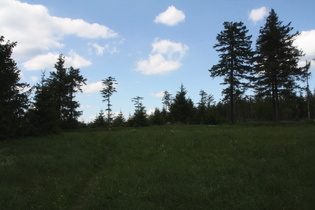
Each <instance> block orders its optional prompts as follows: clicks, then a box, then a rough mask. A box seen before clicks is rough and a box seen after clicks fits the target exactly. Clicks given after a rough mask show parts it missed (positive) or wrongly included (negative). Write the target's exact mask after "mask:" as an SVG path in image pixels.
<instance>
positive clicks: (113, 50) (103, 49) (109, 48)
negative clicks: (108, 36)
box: [89, 42, 118, 56]
mask: <svg viewBox="0 0 315 210" xmlns="http://www.w3.org/2000/svg"><path fill="white" fill-rule="evenodd" d="M114 44H115V42H114ZM89 45H90V46H92V47H93V49H94V50H92V49H89V50H90V52H91V53H92V52H93V51H95V54H96V55H99V56H100V55H103V54H104V52H106V53H109V54H111V55H112V54H114V53H117V52H118V48H117V47H115V46H112V45H113V44H105V45H103V46H101V45H99V44H97V43H91V42H90V43H89Z"/></svg>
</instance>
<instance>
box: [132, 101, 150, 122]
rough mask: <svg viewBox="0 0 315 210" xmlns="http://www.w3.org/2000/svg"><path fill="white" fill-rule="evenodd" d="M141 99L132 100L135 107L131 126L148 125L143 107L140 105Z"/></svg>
mask: <svg viewBox="0 0 315 210" xmlns="http://www.w3.org/2000/svg"><path fill="white" fill-rule="evenodd" d="M142 100H143V97H140V96H137V97H135V98H132V100H131V101H132V102H134V105H135V113H134V116H133V118H132V122H133V123H132V124H133V126H146V125H148V121H147V114H146V110H145V106H143V104H142Z"/></svg>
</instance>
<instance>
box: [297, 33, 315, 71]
mask: <svg viewBox="0 0 315 210" xmlns="http://www.w3.org/2000/svg"><path fill="white" fill-rule="evenodd" d="M314 40H315V30H311V31H302V32H301V34H300V35H298V36H297V37H296V40H295V42H294V44H295V45H296V46H297V47H298V48H299V49H301V50H302V51H303V52H304V54H305V56H304V57H303V58H302V59H301V63H300V65H301V66H304V65H305V60H308V61H311V60H313V59H315V41H314ZM312 69H313V70H315V65H312Z"/></svg>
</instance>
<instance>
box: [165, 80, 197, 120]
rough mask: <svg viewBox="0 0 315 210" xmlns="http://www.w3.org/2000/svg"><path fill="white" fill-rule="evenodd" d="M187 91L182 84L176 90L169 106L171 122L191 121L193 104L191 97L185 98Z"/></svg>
mask: <svg viewBox="0 0 315 210" xmlns="http://www.w3.org/2000/svg"><path fill="white" fill-rule="evenodd" d="M186 94H187V91H186V89H185V88H184V86H183V85H181V87H180V91H178V92H177V94H176V96H175V98H174V100H173V102H172V104H171V106H170V115H171V117H172V121H173V122H177V123H191V122H192V120H193V112H194V104H193V102H192V100H191V99H187V98H186Z"/></svg>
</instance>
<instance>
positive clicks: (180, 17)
mask: <svg viewBox="0 0 315 210" xmlns="http://www.w3.org/2000/svg"><path fill="white" fill-rule="evenodd" d="M184 20H185V14H184V12H183V11H181V10H178V9H176V8H175V7H174V6H169V7H168V8H167V10H166V11H165V12H162V13H160V14H159V15H158V16H156V17H155V20H154V22H155V23H162V24H166V25H169V26H174V25H177V24H178V23H180V22H183V21H184Z"/></svg>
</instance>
